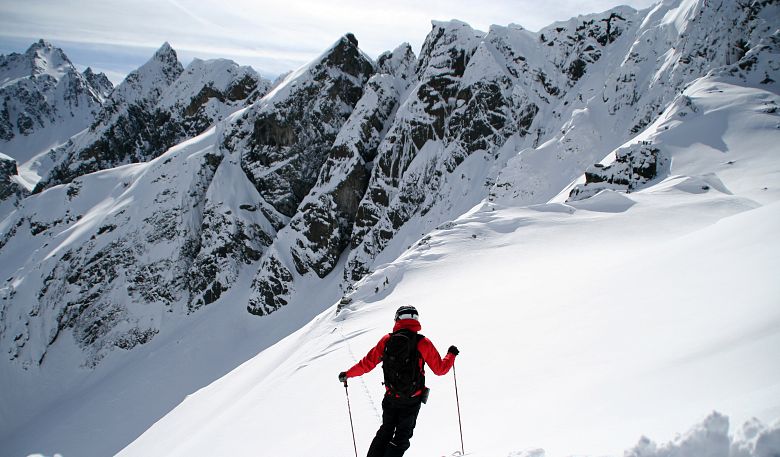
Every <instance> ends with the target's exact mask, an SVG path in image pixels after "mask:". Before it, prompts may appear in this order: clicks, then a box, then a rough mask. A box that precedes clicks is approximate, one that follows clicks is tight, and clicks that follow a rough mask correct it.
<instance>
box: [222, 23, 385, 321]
mask: <svg viewBox="0 0 780 457" xmlns="http://www.w3.org/2000/svg"><path fill="white" fill-rule="evenodd" d="M372 73H374V65H373V63H372V62H371V60H370V59H369V58H367V57H366V56H365V55H364V54H363V53H362V52H361V51H360V49H359V48H358V46H357V40H356V39H355V37H354V36H352V35H351V34H348V35H346V36H344V37H342V38H341V39H339V40H338V41H337V42H336V43H335V44H334V45H333V46H331V47H330V48H329V49H328V50H327V51H325V52H324V53H323V54H322V55H321V56H320V57H319V58H317V59H315V60H314V61H313V62H311V63H310V64H308V65H306V66H305V67H303V68H301V69H299V70H298V71H296V72H295V73H293V74H291V75H289V76H288V77H287V78H286V79H285V80H284V81H283V82H282V83H280V84H279V85H278V86H277V87H276V88H275V89H274V90H273V91H272V92H271V93H269V94H268V95H267V96H266V97H264V98H263V99H262V100H260V101H259V102H258V103H256V104H255V105H254V106H253V107H251V108H250V109H248V110H247V111H246V112H245V113H244V114H243V115H242V116H241V117H240V118H238V119H237V120H236V122H235V123H234V126H233V128H232V130H230V131H229V132H228V133H226V135H225V140H224V143H223V144H224V147H225V149H226V151H227V152H228V153H235V154H240V157H241V166H242V168H243V170H244V171H245V172H246V175H247V176H248V177H249V179H250V180H251V181H252V182H253V183H254V185H255V187H256V189H257V191H258V192H259V193H260V195H261V196H262V198H263V200H264V201H265V202H268V204H270V206H271V207H272V208H273V210H274V211H275V212H276V213H277V214H268V211H267V210H266V216H267V217H268V219H269V220H270V221H272V222H275V224H274V225H275V229H276V230H280V229H282V227H283V226H285V225H286V224H287V222H288V221H289V219H290V218H292V217H293V216H296V212H297V214H300V215H301V217H303V214H302V213H301V212H300V211H298V208H299V205H300V204H301V202H302V201H303V200H304V197H306V196H307V194H309V192H310V191H311V190H312V188H313V187H314V186H315V184H316V183H317V182H318V181H317V180H318V176H321V169H322V168H323V165H324V164H325V163H326V161H327V160H328V157H329V155H332V154H331V148H332V146H333V144H334V141H336V138H337V135H338V134H339V131H340V130H341V129H342V127H343V126H344V125H345V123H346V122H347V121H348V119H349V118H350V114H351V113H352V112H353V110H354V109H355V106H356V105H357V104H358V102H359V101H360V100H361V97H362V96H363V93H364V86H365V85H366V84H367V82H368V80H369V78H370V77H371V74H372ZM322 179H326V178H322ZM358 179H359V178H358ZM347 192H348V191H347ZM316 206H317V205H309V208H310V209H312V212H311V214H307V215H306V216H305V218H306V220H296V221H295V222H294V227H296V228H297V229H302V228H303V226H304V225H305V226H306V228H305V229H304V230H305V231H306V233H308V236H311V238H312V239H314V240H315V242H317V243H321V244H323V245H325V246H326V247H325V249H328V248H330V249H331V250H332V249H333V248H334V246H333V245H332V242H331V241H329V240H327V239H326V238H329V235H327V234H326V233H325V232H326V231H327V230H333V229H334V228H335V227H336V226H338V221H337V218H336V217H331V214H330V212H331V208H330V207H328V208H327V211H319V212H317V211H316V210H314V208H315V207H316ZM322 217H324V218H325V219H324V220H323V221H320V218H322ZM318 224H322V225H319V226H318ZM325 226H327V227H325ZM292 230H293V231H297V230H296V229H292ZM289 232H290V231H289V230H288V231H284V232H283V233H285V234H287V233H289ZM289 238H290V235H282V234H280V235H279V236H278V237H277V239H278V242H275V243H274V245H273V246H272V247H271V249H270V250H269V251H268V252H267V253H266V255H265V257H264V258H263V260H262V262H261V266H260V269H259V271H258V273H257V275H256V277H255V279H254V280H253V283H252V290H253V293H252V295H251V297H250V301H249V305H248V310H249V311H250V312H252V313H255V314H265V313H268V312H271V311H273V310H275V309H278V308H279V307H280V306H283V305H285V304H287V303H288V297H289V295H290V293H291V291H292V288H291V287H290V286H291V282H292V280H293V274H292V270H298V272H299V273H300V274H303V273H305V272H306V271H307V270H308V268H309V267H308V265H307V264H306V263H305V262H302V261H301V259H300V258H298V262H297V264H296V265H295V266H293V263H294V260H293V259H291V258H290V256H291V255H292V253H291V252H290V251H289V249H288V245H289V243H290V239H289ZM338 244H339V243H338V242H336V245H338ZM298 252H299V251H298ZM320 271H323V270H322V269H321V270H320Z"/></svg>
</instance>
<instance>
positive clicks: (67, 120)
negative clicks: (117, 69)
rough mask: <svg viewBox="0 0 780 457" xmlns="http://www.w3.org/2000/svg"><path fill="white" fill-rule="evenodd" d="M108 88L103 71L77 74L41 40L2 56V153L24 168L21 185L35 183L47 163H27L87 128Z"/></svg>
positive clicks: (66, 59)
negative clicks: (19, 50) (23, 49)
mask: <svg viewBox="0 0 780 457" xmlns="http://www.w3.org/2000/svg"><path fill="white" fill-rule="evenodd" d="M112 87H113V86H112V85H111V83H110V82H109V81H108V79H107V78H105V75H103V74H102V73H101V74H99V75H95V74H92V76H90V75H84V74H81V73H79V72H78V70H77V69H76V68H75V67H74V66H73V63H72V62H71V61H70V59H68V57H67V56H66V55H65V53H64V52H63V51H62V50H61V49H60V48H58V47H56V46H54V45H52V44H51V43H50V42H48V41H45V40H39V41H38V42H35V43H33V44H32V45H31V46H30V47H29V48H28V49H27V51H26V52H25V53H23V54H19V53H12V54H9V55H2V56H0V100H3V103H2V105H0V150H2V151H3V152H5V153H7V154H9V155H11V156H12V157H14V158H15V159H16V160H17V161H18V163H19V165H20V168H21V169H24V170H25V173H27V176H26V177H25V178H23V179H22V181H24V182H28V183H30V182H33V183H34V181H35V180H37V179H39V177H38V176H37V173H38V170H40V169H41V167H43V166H44V165H43V164H42V163H43V162H46V159H45V158H40V160H36V161H35V163H30V164H27V165H26V163H27V162H28V161H30V160H31V159H34V158H36V157H38V156H41V155H42V154H44V153H46V152H48V150H49V149H51V148H52V147H56V146H58V145H59V144H62V143H63V142H65V141H67V139H68V138H69V137H70V136H72V135H73V134H75V133H77V132H79V131H81V130H83V129H84V128H85V127H87V126H88V125H89V124H90V123H91V122H92V121H93V120H94V116H95V114H96V113H97V111H98V110H99V109H100V107H101V105H102V103H103V100H104V99H105V97H106V95H107V94H108V92H110V91H111V88H112ZM32 185H34V184H30V186H32Z"/></svg>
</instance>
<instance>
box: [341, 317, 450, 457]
mask: <svg viewBox="0 0 780 457" xmlns="http://www.w3.org/2000/svg"><path fill="white" fill-rule="evenodd" d="M420 329H421V326H420V322H419V315H418V313H417V309H416V308H415V307H413V306H402V307H400V308H398V310H397V311H396V312H395V326H394V327H393V333H389V334H387V335H385V336H383V337H382V339H380V340H379V343H377V345H376V346H374V348H373V349H371V350H370V351H369V352H368V354H367V355H366V356H365V357H363V360H361V361H360V362H358V363H356V364H355V365H354V366H353V367H352V368H350V369H349V370H347V371H342V372H341V373H339V381H341V382H343V383H345V385H346V382H347V378H353V377H355V376H362V375H364V374H366V373H368V372H369V371H371V370H373V369H374V367H376V366H377V364H378V363H379V362H380V361H382V370H383V371H384V375H385V382H384V384H385V397H384V399H383V400H382V425H381V426H380V427H379V430H378V431H377V432H376V436H375V437H374V440H373V441H372V442H371V447H369V448H368V455H367V457H401V456H402V455H404V452H406V450H407V449H409V446H410V444H409V439H411V437H412V433H413V432H414V426H415V425H416V424H417V415H418V414H419V412H420V406H421V404H422V403H425V402H426V401H427V399H428V392H429V389H428V388H427V387H425V370H424V365H423V362H425V363H427V364H428V366H429V367H430V368H431V371H433V373H434V374H436V375H438V376H443V375H445V374H447V372H448V371H450V368H452V366H453V364H454V363H455V356H457V355H458V352H459V351H458V348H456V347H455V346H450V347H449V349H448V350H447V355H445V356H444V359H442V358H441V356H440V355H439V351H437V350H436V347H435V346H434V345H433V343H432V342H431V340H429V339H428V338H426V337H424V336H423V335H420V334H419V333H418V332H419V331H420Z"/></svg>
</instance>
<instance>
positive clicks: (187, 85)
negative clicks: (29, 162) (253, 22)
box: [34, 43, 270, 192]
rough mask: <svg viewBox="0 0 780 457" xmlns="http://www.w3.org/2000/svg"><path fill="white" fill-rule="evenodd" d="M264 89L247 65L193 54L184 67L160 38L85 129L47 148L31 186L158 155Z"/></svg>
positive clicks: (48, 184) (64, 180)
mask: <svg viewBox="0 0 780 457" xmlns="http://www.w3.org/2000/svg"><path fill="white" fill-rule="evenodd" d="M269 86H270V83H269V82H268V81H266V80H264V79H262V78H261V77H260V76H259V75H258V74H257V72H255V71H254V70H252V69H251V68H249V67H239V66H238V65H237V64H236V63H234V62H232V61H229V60H224V59H218V60H210V61H203V60H199V59H195V60H193V62H192V63H191V64H190V65H189V66H188V67H187V68H186V69H184V68H182V65H181V63H179V61H178V58H177V56H176V52H175V51H174V50H173V49H172V48H171V47H170V45H168V43H165V44H164V45H163V46H162V47H161V48H160V49H159V50H158V51H157V52H156V53H155V54H154V56H153V57H152V58H151V59H150V60H149V61H148V62H147V63H145V64H144V65H142V66H141V67H140V68H138V69H137V70H135V71H133V72H132V73H130V74H129V75H128V76H127V78H125V80H124V81H123V82H122V83H121V84H120V85H118V86H117V87H116V89H114V90H113V92H111V95H110V97H109V98H108V99H107V100H106V102H105V106H104V107H103V109H102V110H101V111H100V113H99V114H98V115H97V118H96V120H95V122H94V123H93V124H92V125H91V126H90V128H89V131H87V132H85V133H84V134H83V135H80V136H76V137H74V138H72V139H71V141H70V142H69V143H68V144H66V145H65V146H62V147H61V148H59V149H58V150H57V151H55V155H56V156H57V160H58V164H57V166H56V167H54V169H53V170H52V171H51V173H49V175H48V176H47V177H45V178H44V179H43V180H42V181H41V182H40V183H39V184H38V185H37V186H36V188H35V190H34V191H35V192H40V191H41V190H43V189H45V188H48V187H51V186H53V185H57V184H63V183H68V182H70V181H72V180H73V179H75V178H76V177H78V176H82V175H84V174H87V173H92V172H95V171H98V170H105V169H108V168H112V167H116V166H118V165H124V164H127V163H138V162H144V161H147V160H150V159H153V158H155V157H158V156H159V155H160V154H162V153H163V152H165V150H167V149H168V148H170V147H171V146H173V145H175V144H177V143H179V142H181V141H183V140H185V139H187V138H191V137H193V136H196V135H198V134H200V133H202V132H203V131H205V130H206V129H207V128H208V127H209V126H211V125H213V124H214V123H215V122H217V121H219V120H221V119H223V118H224V117H225V116H226V115H227V114H229V113H231V112H233V111H235V110H237V109H240V108H242V107H244V106H246V105H248V104H249V103H251V102H252V101H254V100H256V99H257V98H259V97H260V96H262V95H263V94H265V92H267V90H268V88H269Z"/></svg>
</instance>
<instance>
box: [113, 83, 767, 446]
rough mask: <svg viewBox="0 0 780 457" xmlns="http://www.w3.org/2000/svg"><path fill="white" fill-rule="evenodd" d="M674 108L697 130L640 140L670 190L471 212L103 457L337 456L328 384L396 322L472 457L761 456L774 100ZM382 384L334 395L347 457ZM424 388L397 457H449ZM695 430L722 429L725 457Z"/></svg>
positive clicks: (454, 442)
mask: <svg viewBox="0 0 780 457" xmlns="http://www.w3.org/2000/svg"><path fill="white" fill-rule="evenodd" d="M685 95H686V96H689V97H691V98H692V99H693V100H694V103H695V104H696V105H697V106H699V107H700V109H699V111H698V114H694V115H693V116H692V117H689V118H686V120H685V121H683V122H673V123H669V122H668V121H659V122H658V123H656V124H654V125H652V126H650V128H649V129H648V131H647V132H645V133H644V134H643V135H646V136H647V137H652V138H654V141H655V142H656V143H659V144H662V145H667V146H668V150H669V151H670V153H671V157H672V161H671V167H670V170H669V171H670V173H669V177H668V178H666V179H663V180H661V182H658V183H656V184H654V185H651V186H649V187H647V188H645V189H642V190H639V191H637V192H633V193H630V194H626V193H622V192H616V191H612V190H604V191H602V192H601V193H599V194H597V195H596V196H594V197H592V198H590V199H586V200H582V201H578V202H572V203H571V204H566V203H563V202H560V201H558V202H551V203H548V204H543V205H535V206H530V207H513V206H503V205H497V204H491V203H485V204H483V205H478V206H476V207H475V208H474V209H473V210H472V211H470V212H469V213H467V214H465V215H464V216H463V217H461V218H459V219H457V220H455V221H453V222H451V223H448V224H445V225H443V226H442V227H440V228H439V229H438V230H436V231H434V232H432V233H431V234H429V235H428V236H426V237H425V238H423V239H422V240H421V241H420V242H418V243H417V244H416V245H415V246H414V247H413V248H411V249H409V250H408V251H406V252H405V253H404V254H403V255H402V256H401V257H400V258H398V259H397V260H395V261H394V262H391V263H389V264H386V265H384V266H382V267H379V268H377V270H376V271H375V272H374V273H373V274H371V275H370V276H368V277H367V278H365V279H364V280H362V281H361V282H359V283H358V284H357V285H356V290H355V291H354V292H353V294H352V296H351V298H352V302H351V303H349V304H348V305H343V306H341V309H339V307H338V306H335V305H334V306H333V307H331V308H330V309H328V310H326V311H325V312H323V313H322V314H321V315H319V316H318V317H317V318H316V319H315V320H314V321H312V322H311V323H310V324H308V325H307V326H305V327H304V328H302V329H301V330H299V331H297V332H296V333H294V334H293V335H291V336H290V337H288V338H286V339H284V340H282V341H281V342H280V343H278V344H276V345H274V346H273V347H271V348H270V349H268V350H265V351H263V352H261V353H259V354H258V355H257V356H256V357H254V358H253V359H251V360H249V361H247V362H246V363H244V364H243V365H241V366H240V367H238V368H236V369H235V370H233V371H232V372H231V373H229V374H228V375H226V376H224V377H223V378H221V379H220V380H218V381H216V382H214V383H213V384H211V385H209V386H208V387H206V388H203V389H201V390H199V391H197V392H195V393H193V394H192V395H190V396H189V397H188V398H187V399H186V400H184V401H183V402H182V403H181V404H180V405H179V406H178V407H177V408H176V409H175V410H173V411H172V412H171V413H170V414H168V415H166V416H165V417H164V418H163V419H162V420H160V421H159V422H157V423H156V424H155V426H154V427H152V428H151V429H149V430H148V431H147V432H146V433H145V434H144V435H142V436H141V437H140V438H139V439H138V440H136V441H135V442H133V443H132V444H131V445H130V446H128V447H127V448H125V449H124V450H123V451H122V452H121V453H120V455H122V456H136V455H138V456H146V455H170V456H197V455H204V456H205V455H234V454H236V455H240V454H244V453H246V452H253V453H256V454H258V455H264V456H265V455H267V456H279V455H318V456H337V455H339V456H343V455H349V454H350V453H351V452H352V450H351V442H350V431H349V423H348V418H347V411H346V404H345V398H344V394H343V388H342V386H341V385H340V384H339V383H338V382H337V380H336V374H337V373H338V372H339V371H341V370H343V369H346V368H348V367H349V366H350V365H351V364H353V363H355V361H356V360H358V359H359V358H360V357H362V356H363V355H364V353H365V352H367V351H368V349H370V347H372V346H373V344H375V342H376V341H377V340H378V339H379V338H380V337H381V336H382V334H383V333H385V332H387V331H388V330H389V329H390V328H391V324H392V322H391V318H392V315H393V311H394V310H395V308H396V307H397V306H399V305H402V304H414V305H416V306H417V307H418V309H419V310H420V315H421V321H422V324H423V333H424V334H426V335H427V336H429V337H430V338H431V339H432V340H433V341H434V343H435V344H437V345H438V347H439V349H441V350H444V348H446V347H447V346H448V345H449V344H457V345H458V346H459V348H460V349H461V355H460V356H459V357H458V363H457V375H458V385H459V389H460V398H461V412H462V415H463V429H464V441H465V446H466V449H467V451H473V452H474V454H473V455H479V456H506V455H515V456H516V455H526V456H530V455H548V456H565V455H615V456H616V455H620V454H621V453H622V452H623V451H624V450H626V449H628V451H626V455H634V456H639V455H642V456H655V455H658V456H660V455H680V456H694V455H697V456H698V455H723V456H728V455H777V453H778V452H780V446H778V444H780V440H778V434H779V433H780V431H778V429H777V428H774V429H773V430H774V431H771V432H770V431H765V432H764V435H763V436H761V437H758V435H757V434H755V433H753V434H752V435H751V432H750V430H755V422H750V423H748V424H747V425H746V426H745V428H744V430H742V431H740V430H739V425H740V424H742V423H745V422H748V421H751V418H753V417H755V418H758V420H760V421H763V422H764V423H769V422H772V421H775V420H777V419H778V418H780V387H779V386H780V366H779V365H778V364H777V363H776V362H775V361H776V360H777V357H778V355H780V354H778V348H780V308H778V307H777V297H778V296H780V285H779V284H778V282H777V281H776V278H777V276H778V273H780V241H778V238H777V236H776V233H777V232H778V230H779V229H780V187H779V186H778V184H779V183H780V180H778V172H780V156H778V154H777V152H778V149H777V146H776V144H778V141H779V140H780V130H778V128H777V127H778V118H777V115H776V114H775V113H773V112H772V113H768V112H766V109H765V107H766V106H767V104H771V103H777V102H778V97H777V95H775V94H772V93H770V92H766V91H764V90H760V89H750V88H745V87H740V86H735V85H732V84H728V83H727V82H724V81H721V80H712V79H710V80H702V81H699V82H698V83H696V84H694V85H693V86H691V87H689V88H688V89H687V91H686V93H685ZM674 109H675V108H674V107H671V108H670V111H672V112H673V111H674ZM667 114H669V113H665V114H664V115H667ZM662 118H664V116H662ZM745 132H750V134H749V135H746V134H745ZM713 142H716V143H717V144H719V145H722V147H720V148H713V147H712V144H713ZM732 160H733V162H734V163H733V164H728V162H729V161H732ZM702 177H704V178H702ZM704 179H706V180H708V181H707V182H718V183H720V184H719V185H711V186H708V188H707V189H703V188H702V186H698V185H697V184H698V183H700V182H704V181H702V180H704ZM697 180H698V181H697ZM380 373H381V370H375V371H374V372H372V373H370V374H368V375H366V376H364V377H362V378H358V379H353V380H351V381H350V394H351V404H352V413H353V416H354V418H355V427H356V433H357V437H358V443H357V444H358V449H359V451H360V452H364V451H365V450H366V449H367V447H368V444H369V442H370V439H371V438H372V436H373V433H374V431H375V428H376V427H377V426H378V423H379V421H380V419H379V418H380V406H379V403H380V400H381V392H382V387H381V385H380V381H381V374H380ZM428 383H429V385H430V387H431V388H432V389H433V393H432V396H431V400H430V402H429V403H428V405H425V406H424V407H423V410H422V412H421V414H420V419H419V421H418V427H417V429H416V436H415V438H414V439H413V440H412V448H411V450H410V451H409V452H408V454H407V455H409V456H410V457H414V456H430V455H442V454H449V453H451V452H452V451H454V450H455V449H458V448H459V437H458V424H457V416H456V411H455V404H454V392H453V383H452V377H451V376H447V377H444V378H436V377H435V376H432V375H429V376H428ZM713 409H714V410H717V411H720V412H722V413H724V414H726V415H727V416H729V417H730V419H731V421H730V422H731V424H732V425H736V427H734V428H732V431H731V434H732V435H735V436H736V437H735V438H734V441H735V442H736V444H734V445H733V448H732V449H731V451H730V450H729V446H730V444H729V438H728V436H727V434H728V428H729V420H728V419H726V418H725V417H723V416H721V415H718V414H714V415H709V414H710V412H711V411H712V410H713ZM708 415H709V416H708ZM705 417H706V420H704V422H703V423H702V424H701V425H699V426H697V427H696V428H694V429H693V430H692V431H691V432H689V433H688V434H687V435H682V436H678V437H677V438H675V433H677V432H681V431H684V430H686V429H688V428H689V427H690V426H691V424H694V423H697V422H699V421H701V420H703V419H704V418H705ZM751 427H753V428H752V429H751ZM301 433H305V434H306V439H305V440H301V439H300V436H301ZM642 434H645V435H647V436H649V437H651V438H653V439H655V440H660V441H670V442H671V443H670V444H668V445H661V446H656V445H655V444H653V443H652V442H651V441H650V440H648V439H646V438H643V439H642V440H640V441H639V442H638V443H637V441H638V440H639V439H640V436H641V435H642ZM751 437H752V438H751ZM751 439H752V441H751ZM675 440H676V441H675ZM747 442H751V443H752V444H746V443H747ZM758 442H760V443H761V445H760V446H759V445H758V444H756V443H758ZM635 443H637V444H635ZM632 446H633V447H632ZM751 446H752V447H751ZM761 446H763V447H761ZM540 448H543V449H544V450H545V452H544V453H541V454H540V453H539V452H536V451H527V452H520V451H522V450H524V449H531V450H533V449H540ZM740 450H741V451H740ZM738 451H740V452H742V451H744V452H745V453H743V454H739V453H738Z"/></svg>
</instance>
